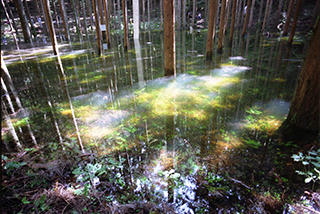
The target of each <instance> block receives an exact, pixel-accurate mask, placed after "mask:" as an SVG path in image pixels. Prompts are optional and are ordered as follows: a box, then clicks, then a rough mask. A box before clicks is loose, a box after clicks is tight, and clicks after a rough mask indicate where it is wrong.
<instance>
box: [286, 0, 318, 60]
mask: <svg viewBox="0 0 320 214" xmlns="http://www.w3.org/2000/svg"><path fill="white" fill-rule="evenodd" d="M301 7H302V0H298V1H297V5H296V10H295V11H294V16H293V21H292V26H291V30H290V35H289V39H288V44H291V43H292V41H293V36H294V33H295V31H296V27H297V23H298V18H299V13H300V10H301ZM319 60H320V59H319Z"/></svg>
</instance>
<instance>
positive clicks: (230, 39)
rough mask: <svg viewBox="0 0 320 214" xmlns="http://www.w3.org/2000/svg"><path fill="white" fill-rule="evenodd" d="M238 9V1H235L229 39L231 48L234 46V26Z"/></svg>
mask: <svg viewBox="0 0 320 214" xmlns="http://www.w3.org/2000/svg"><path fill="white" fill-rule="evenodd" d="M236 9H237V0H233V3H232V17H231V26H230V27H231V29H230V37H229V46H230V47H231V46H232V40H233V34H234V25H235V22H236Z"/></svg>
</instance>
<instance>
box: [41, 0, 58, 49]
mask: <svg viewBox="0 0 320 214" xmlns="http://www.w3.org/2000/svg"><path fill="white" fill-rule="evenodd" d="M42 1H43V2H42V3H43V7H44V13H45V14H46V17H47V20H48V23H47V26H48V28H49V33H50V37H51V44H52V47H53V53H54V55H58V54H59V51H58V42H57V38H56V33H55V32H54V27H53V23H52V17H51V13H50V3H49V0H42Z"/></svg>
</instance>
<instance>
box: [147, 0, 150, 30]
mask: <svg viewBox="0 0 320 214" xmlns="http://www.w3.org/2000/svg"><path fill="white" fill-rule="evenodd" d="M150 1H151V0H147V6H148V30H151V28H150V24H151V18H150V14H151V8H150Z"/></svg>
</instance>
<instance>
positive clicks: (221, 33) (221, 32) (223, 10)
mask: <svg viewBox="0 0 320 214" xmlns="http://www.w3.org/2000/svg"><path fill="white" fill-rule="evenodd" d="M225 16H226V0H222V2H221V13H220V25H219V40H218V50H217V53H218V54H221V53H222V46H223V36H224V30H223V28H224V19H225Z"/></svg>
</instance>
